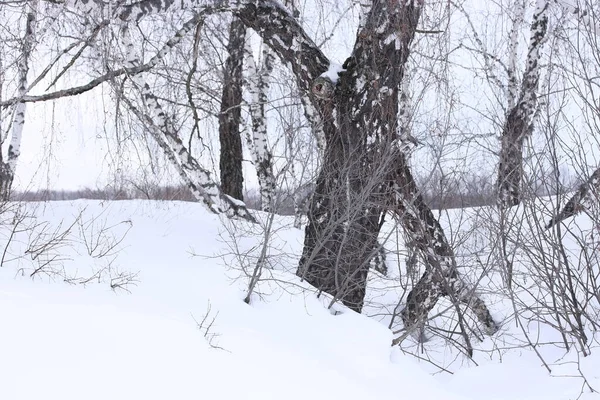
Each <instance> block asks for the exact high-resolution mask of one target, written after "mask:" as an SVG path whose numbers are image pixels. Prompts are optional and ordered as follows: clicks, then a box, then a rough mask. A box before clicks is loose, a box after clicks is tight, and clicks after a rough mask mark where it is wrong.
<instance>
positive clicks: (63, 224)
mask: <svg viewBox="0 0 600 400" xmlns="http://www.w3.org/2000/svg"><path fill="white" fill-rule="evenodd" d="M13 207H16V205H15V206H13ZM19 214H20V215H24V216H25V217H24V219H23V220H22V222H21V223H20V224H19V225H18V227H19V229H17V230H16V232H14V234H13V233H12V232H13V230H11V227H12V223H13V221H14V219H13V217H14V210H13V209H11V210H8V211H5V212H4V213H3V214H2V215H3V217H2V219H3V221H4V224H3V225H2V227H1V236H0V240H2V242H3V243H2V246H1V249H4V248H5V247H6V244H7V243H8V249H7V250H6V251H5V252H4V255H3V257H2V261H3V264H2V267H0V399H7V400H9V399H10V400H18V399H24V400H25V399H26V400H33V399H36V400H37V399H44V400H46V399H60V400H70V399H77V400H80V399H86V400H90V399H96V398H97V399H111V400H117V399H127V400H133V399H144V400H151V399H174V400H175V399H177V400H180V399H203V398H210V399H261V400H265V399H281V398H285V399H309V398H310V399H344V400H349V399H361V400H365V399H417V398H418V399H420V400H426V399H432V400H433V399H435V400H438V399H445V400H446V399H447V400H450V399H478V400H479V399H486V400H488V399H507V400H508V399H511V400H512V399H523V400H528V399H544V400H553V399H556V400H559V399H560V400H564V399H576V398H581V399H594V398H600V396H598V394H597V393H591V392H590V390H589V389H588V388H587V386H584V384H583V379H582V378H581V374H582V373H583V376H585V378H586V379H587V380H588V382H589V384H590V385H591V386H592V387H595V388H596V389H600V356H599V354H598V353H600V349H599V350H596V351H592V355H591V356H588V357H585V358H578V356H577V353H576V352H574V351H571V352H570V353H568V354H565V352H564V350H562V349H557V350H556V351H555V352H554V353H552V352H548V351H547V349H545V350H544V351H546V353H545V354H544V357H545V359H546V360H547V361H549V362H550V363H551V364H552V365H551V369H552V373H548V371H547V370H546V369H545V368H543V367H542V365H541V364H542V363H541V361H540V358H538V356H537V355H536V353H535V351H534V350H533V349H531V348H515V349H512V350H511V349H509V347H510V346H509V345H507V346H506V348H504V349H503V350H502V351H500V350H497V351H493V350H492V351H483V349H499V346H497V343H499V342H504V343H510V342H511V340H513V339H514V336H515V335H517V333H516V332H518V331H519V330H518V329H516V328H515V327H513V326H510V325H511V324H512V325H514V322H508V323H507V325H509V326H504V327H503V329H501V331H500V332H499V333H497V334H496V335H495V336H494V337H493V338H488V339H486V340H485V341H484V342H482V343H476V344H475V347H476V352H475V356H474V361H468V360H467V359H466V358H465V357H464V356H461V355H458V356H457V354H456V353H455V352H453V351H451V350H450V349H449V347H448V346H444V344H443V343H441V345H440V346H439V347H433V346H437V343H436V342H435V341H432V342H431V343H426V344H425V346H429V348H428V354H429V355H431V354H432V353H434V354H435V357H434V358H435V359H436V360H441V362H442V363H443V364H444V365H448V364H450V363H447V362H444V359H445V358H446V357H452V358H453V360H454V362H453V363H452V368H451V370H452V374H451V373H447V372H440V371H439V369H437V371H438V373H436V374H433V373H432V372H435V371H436V368H435V367H434V366H433V365H432V364H431V363H429V362H425V361H419V359H417V358H415V357H414V356H412V355H409V354H406V353H404V352H403V350H402V349H400V348H399V347H391V346H390V345H391V342H392V339H393V334H392V332H391V331H390V330H389V329H388V328H387V322H388V320H382V319H381V318H377V316H375V315H373V316H371V317H367V316H363V315H358V314H355V313H354V312H351V311H348V310H347V309H345V308H344V307H342V306H339V305H336V306H334V310H330V309H328V307H327V305H328V303H327V301H326V300H325V299H323V298H317V297H316V296H315V294H314V293H313V292H312V291H311V290H310V288H308V287H307V286H306V285H305V284H303V283H302V282H300V281H299V280H298V278H296V277H295V275H294V273H293V272H294V268H295V265H296V263H297V259H298V256H299V253H300V251H301V249H302V241H303V232H302V231H300V230H296V229H294V228H292V220H291V219H288V218H285V217H276V219H275V221H274V228H273V237H272V238H271V242H272V246H271V248H270V249H269V254H268V255H269V256H268V261H269V263H270V267H271V268H270V269H266V270H264V271H263V275H262V278H263V279H264V281H263V282H262V283H261V284H260V285H259V287H258V288H257V292H256V293H255V294H254V295H253V296H252V298H251V301H250V305H249V304H246V303H245V302H244V301H243V299H244V298H245V296H246V293H247V286H248V282H249V277H248V274H252V272H253V270H252V268H253V266H254V263H255V259H254V258H252V256H246V257H244V256H243V255H244V254H246V253H248V252H249V254H251V255H252V254H259V253H260V248H258V247H257V246H259V245H260V243H261V240H262V231H261V229H260V228H259V227H252V226H249V225H248V224H245V223H240V222H235V223H232V222H231V221H226V220H221V219H220V218H218V217H216V216H213V215H210V214H208V213H207V212H206V211H205V210H204V208H203V207H202V206H201V205H199V204H194V203H177V202H170V203H166V202H149V201H121V202H93V201H75V202H55V203H46V204H43V203H39V204H38V203H30V204H26V205H23V206H21V209H20V211H19ZM259 218H260V219H262V220H263V221H264V220H266V216H265V215H259ZM25 228H27V229H25ZM64 231H68V233H66V234H65V235H61V232H64ZM57 235H58V236H60V238H59V239H60V240H55V241H54V242H52V241H51V240H50V239H51V238H55V239H56V238H57ZM49 242H50V245H48V243H49ZM44 243H46V245H45V247H44V246H43V244H44ZM239 254H242V256H241V257H240V256H239ZM388 261H389V262H392V260H388ZM36 268H41V269H40V271H39V272H38V273H37V274H35V275H34V279H31V278H30V277H29V276H30V274H31V273H32V272H34V271H35V269H36ZM50 271H58V272H59V274H58V275H54V276H52V277H49V276H47V275H45V272H50ZM65 276H66V277H70V278H71V280H72V282H73V283H74V284H67V283H64V282H63V280H64V278H61V277H65ZM86 277H92V279H91V280H90V282H87V283H86V284H83V283H82V282H83V280H84V279H85V278H86ZM111 279H113V280H112V281H111ZM127 279H133V281H131V282H130V284H128V285H125V286H124V287H123V288H119V287H116V288H115V289H114V290H113V289H111V287H110V283H111V282H112V283H113V285H119V284H122V283H123V282H125V281H126V280H127ZM124 280H125V281H124ZM98 282H100V283H98ZM494 304H495V305H496V306H494ZM494 304H492V305H491V307H492V312H494V313H497V315H500V314H502V313H503V310H502V309H500V308H499V307H500V305H502V302H501V301H498V302H496V303H494ZM368 311H369V312H370V313H371V312H372V314H375V312H374V310H372V309H369V310H368ZM544 329H545V327H543V326H540V327H539V328H538V332H537V334H538V335H541V336H543V335H545V334H548V335H550V334H551V333H545V331H544ZM549 332H550V331H549ZM409 340H410V339H409ZM477 349H482V351H478V350H477ZM457 357H458V358H457ZM456 360H458V361H456ZM500 361H502V362H500ZM576 361H579V362H576ZM476 364H477V365H478V366H476Z"/></svg>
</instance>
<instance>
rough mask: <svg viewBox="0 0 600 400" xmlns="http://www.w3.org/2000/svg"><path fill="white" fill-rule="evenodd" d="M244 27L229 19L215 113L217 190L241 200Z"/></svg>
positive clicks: (236, 19)
mask: <svg viewBox="0 0 600 400" xmlns="http://www.w3.org/2000/svg"><path fill="white" fill-rule="evenodd" d="M245 36H246V27H245V25H244V24H243V23H242V21H240V20H239V19H238V18H236V17H233V20H232V21H231V25H230V27H229V43H228V45H227V51H228V53H229V55H228V57H227V60H226V61H225V70H224V74H223V93H222V97H221V112H220V114H219V141H220V143H221V157H220V162H219V166H220V170H221V189H222V190H223V192H224V193H225V194H228V195H229V196H231V197H233V198H235V199H239V200H243V199H244V195H243V189H244V174H243V170H242V161H243V155H242V138H241V134H240V126H241V121H242V117H241V105H242V84H243V76H242V66H243V61H244V48H245V45H244V42H245Z"/></svg>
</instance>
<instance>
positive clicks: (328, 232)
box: [297, 1, 496, 333]
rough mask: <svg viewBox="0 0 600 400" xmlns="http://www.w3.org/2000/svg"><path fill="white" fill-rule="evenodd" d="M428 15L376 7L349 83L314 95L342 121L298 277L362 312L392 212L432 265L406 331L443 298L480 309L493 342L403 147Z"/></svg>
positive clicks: (407, 6) (414, 4) (401, 6)
mask: <svg viewBox="0 0 600 400" xmlns="http://www.w3.org/2000/svg"><path fill="white" fill-rule="evenodd" d="M421 6H422V4H421V2H419V1H409V2H406V3H405V2H400V1H374V2H373V5H372V8H371V10H370V12H369V13H368V15H367V16H366V20H365V22H364V24H361V25H362V27H363V28H362V30H361V31H360V32H359V34H358V40H357V42H356V44H355V48H354V51H353V54H352V56H351V57H350V58H349V59H348V60H347V61H346V63H345V65H344V68H345V71H344V72H343V73H341V74H340V76H339V81H338V82H330V84H331V86H333V89H331V88H326V87H324V86H326V85H327V83H326V81H323V79H319V80H318V83H317V84H315V85H313V88H312V89H313V93H314V94H315V95H316V96H318V97H322V98H323V99H322V103H323V104H322V109H323V110H324V112H323V114H324V115H325V116H327V115H328V113H330V114H329V115H330V118H334V117H333V116H334V115H335V124H332V125H330V129H329V130H326V131H325V133H326V137H327V139H328V140H327V150H326V157H325V161H324V165H323V169H322V171H321V173H320V175H319V178H318V180H317V188H316V192H315V195H314V198H313V202H312V204H311V208H310V210H309V224H308V226H307V228H306V236H305V242H304V250H303V255H302V258H301V260H300V266H299V268H298V272H297V274H298V275H299V276H300V277H302V278H304V279H306V280H307V281H308V282H310V283H311V284H312V285H314V286H315V287H317V288H319V289H320V290H323V291H325V292H327V293H329V294H331V295H332V296H333V297H334V299H337V300H340V301H342V302H343V303H344V304H345V305H347V306H348V307H349V308H351V309H353V310H355V311H357V312H360V311H361V309H362V306H363V302H364V296H365V289H366V278H367V274H368V266H369V261H370V260H371V258H372V257H373V256H374V249H375V248H376V240H377V236H378V234H379V230H380V228H381V223H380V221H381V217H382V214H383V213H384V212H385V211H386V210H391V211H392V212H394V213H395V215H396V217H397V218H398V220H399V221H400V222H401V224H402V226H403V228H404V229H405V231H406V232H407V233H408V235H409V237H410V238H411V239H412V241H413V242H414V243H416V246H417V248H418V249H419V250H420V251H421V253H422V254H423V256H424V260H425V261H426V272H425V274H424V275H423V278H422V279H421V280H420V282H419V283H418V284H417V285H416V286H415V287H414V288H413V290H412V291H411V292H410V294H409V296H408V304H407V307H406V309H405V312H404V313H403V319H404V323H405V326H407V328H410V327H412V326H414V325H415V324H417V323H420V322H422V321H423V320H424V319H425V318H426V316H427V314H428V312H429V311H430V310H431V309H432V308H433V306H435V304H436V302H437V301H438V299H439V297H440V296H444V295H449V296H452V298H454V299H457V300H458V301H461V302H465V303H467V304H468V305H470V306H471V308H472V310H473V311H474V312H475V315H476V316H477V317H478V319H479V320H480V321H481V322H482V323H483V324H484V325H485V326H486V328H487V329H486V330H487V331H488V333H493V332H495V330H496V325H495V323H494V321H493V319H492V317H491V315H490V313H489V311H488V310H487V308H486V307H485V304H484V303H483V301H481V300H480V299H479V298H477V297H476V296H475V294H474V293H473V292H472V291H471V290H469V289H470V288H469V287H468V285H466V283H465V282H464V281H463V280H461V279H460V277H459V275H458V270H457V268H456V262H455V259H454V253H453V251H452V248H451V247H450V246H449V244H448V242H447V240H446V238H445V236H444V233H443V231H442V228H441V227H440V225H439V223H438V222H437V220H436V219H435V217H434V216H433V213H432V212H431V210H430V209H429V207H428V206H427V205H426V204H425V202H424V201H423V198H422V196H421V194H420V193H419V191H418V189H417V186H416V184H415V182H414V179H413V177H412V175H411V173H410V170H409V168H408V164H407V162H406V156H405V154H404V153H403V150H404V149H405V146H403V144H402V143H401V141H400V140H398V133H399V131H400V129H399V127H398V126H397V121H398V112H399V107H398V104H399V95H398V92H399V87H400V84H401V82H402V78H403V75H404V66H405V63H406V60H407V58H408V54H409V46H410V43H411V41H412V39H413V37H414V34H415V30H416V27H417V22H418V20H419V16H420V11H421ZM329 75H330V74H329ZM331 92H333V95H332V96H331V98H328V95H329V93H331ZM333 109H335V113H334V112H333ZM331 127H333V128H331Z"/></svg>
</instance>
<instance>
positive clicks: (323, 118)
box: [69, 0, 495, 332]
mask: <svg viewBox="0 0 600 400" xmlns="http://www.w3.org/2000/svg"><path fill="white" fill-rule="evenodd" d="M69 1H74V2H76V3H77V2H80V1H83V0H69ZM190 1H191V0H184V1H181V2H172V1H167V2H156V1H155V0H141V1H140V2H136V3H134V4H131V5H128V6H124V7H123V10H124V11H122V12H121V13H120V17H121V19H122V20H139V19H140V18H141V17H143V16H144V15H147V14H150V13H155V12H160V11H163V10H165V9H167V8H171V7H172V8H175V9H176V8H186V7H191V6H190V4H191V3H190ZM193 3H194V5H193V6H194V8H195V9H196V10H197V11H198V10H201V9H202V10H206V9H207V8H208V7H207V3H211V2H209V1H203V0H193ZM423 4H424V0H374V1H372V5H371V7H370V8H369V7H368V2H367V0H361V7H363V9H364V10H365V12H366V16H365V18H363V19H362V20H361V24H360V25H361V28H360V30H359V32H358V35H357V41H356V44H355V47H354V50H353V52H352V55H351V56H350V58H349V59H348V60H347V61H346V62H345V64H344V70H342V71H339V72H340V73H339V74H338V73H336V69H335V68H331V67H332V66H331V65H330V62H329V60H328V59H327V58H326V57H325V56H324V55H323V53H322V52H321V51H320V50H319V48H318V47H317V46H316V45H315V43H314V42H313V41H312V40H311V39H310V38H309V37H308V36H307V34H306V32H305V31H304V30H303V29H302V27H301V26H300V24H299V23H298V21H297V20H296V18H295V17H294V15H293V14H292V13H290V12H289V10H288V9H286V8H285V7H283V6H282V5H281V4H280V3H279V2H276V1H267V0H238V1H236V2H235V3H232V4H229V6H230V8H229V9H230V10H232V11H233V12H234V14H235V15H237V16H238V17H239V18H240V19H241V20H242V21H243V22H244V24H246V26H248V27H251V28H253V29H254V30H255V31H256V32H257V33H258V34H259V35H260V36H261V38H262V39H263V41H264V42H265V43H266V44H267V45H268V46H269V47H270V48H271V49H272V50H273V51H274V53H275V54H277V56H278V57H279V58H280V59H281V60H282V61H283V62H284V63H286V64H287V65H288V66H289V67H290V69H291V70H292V71H293V73H294V75H295V78H296V83H297V85H298V89H299V91H300V92H301V93H303V95H302V102H303V104H304V107H305V108H304V110H305V115H306V116H307V119H308V120H309V121H310V123H311V125H312V127H313V131H314V132H315V133H316V135H317V137H321V139H323V140H325V141H326V146H324V147H323V149H324V157H325V159H324V162H323V167H322V169H321V171H320V174H319V177H318V179H317V185H316V190H315V194H314V196H313V199H312V202H311V206H310V210H309V213H308V214H309V215H308V216H309V224H308V226H307V228H306V232H305V246H304V250H303V255H302V258H301V260H300V264H299V267H298V270H297V275H299V276H301V277H302V278H304V279H306V280H307V281H308V282H310V283H311V284H313V285H314V286H315V287H317V288H318V289H320V290H322V291H325V292H328V293H330V294H331V295H332V296H333V298H334V300H340V301H342V302H343V303H344V304H346V305H347V306H348V307H350V308H351V309H354V310H356V311H359V312H360V311H361V309H362V306H363V301H364V295H365V287H366V278H367V273H368V265H369V261H370V260H371V258H372V257H373V255H374V252H375V251H376V249H377V245H376V243H377V236H378V233H379V230H380V227H381V221H382V215H383V213H384V212H386V211H388V210H390V211H393V212H394V213H395V214H396V217H397V218H398V220H399V221H400V222H401V223H402V225H403V228H404V229H405V231H406V232H408V234H409V235H410V236H411V237H412V238H413V239H414V240H415V241H416V242H417V243H418V248H419V249H420V251H421V252H422V253H423V254H424V255H426V257H425V258H424V259H425V260H427V265H426V272H425V274H424V276H423V278H422V279H421V281H420V282H419V283H418V284H417V285H416V287H415V288H414V289H413V291H412V292H411V294H410V295H409V305H408V306H407V308H408V309H407V311H406V312H405V314H406V317H405V322H406V323H407V324H408V325H412V324H413V323H414V322H415V321H418V320H420V319H422V318H423V317H424V315H425V314H426V313H427V312H428V311H429V310H430V309H431V308H432V307H433V305H434V304H435V302H436V301H437V299H438V298H439V297H440V296H442V295H448V296H451V297H452V298H453V299H457V300H458V301H461V302H463V303H467V304H469V306H470V307H471V308H472V309H473V311H474V312H475V314H476V315H477V316H478V317H479V319H480V320H482V321H486V322H484V324H485V325H486V326H489V327H490V328H491V329H489V331H488V332H492V331H493V330H494V329H493V328H495V324H494V323H493V320H492V319H491V316H490V315H489V312H488V310H487V308H486V307H485V304H484V303H483V302H482V301H481V300H480V299H479V298H477V297H476V296H475V295H474V294H473V293H472V290H470V288H469V286H468V285H467V284H466V283H465V282H464V281H463V280H461V279H460V277H459V276H458V271H457V269H456V264H455V261H454V255H453V252H452V249H451V248H450V247H449V245H448V243H447V241H446V239H445V237H444V234H443V231H442V229H441V227H440V226H439V223H437V221H436V220H435V218H434V217H433V213H432V212H431V210H430V209H429V208H428V207H427V205H426V204H425V203H424V202H423V201H422V197H421V195H420V193H419V192H418V189H417V187H416V184H415V182H414V180H413V178H412V175H411V174H410V170H409V168H408V165H407V164H406V159H405V155H404V154H403V153H402V150H401V147H402V146H398V133H399V132H398V131H399V129H398V126H397V125H398V111H399V110H398V100H399V98H398V92H399V86H400V84H401V82H402V78H403V74H404V65H405V63H406V59H407V57H408V53H409V45H410V43H411V41H412V39H413V37H414V34H415V30H416V26H417V22H418V20H419V16H420V12H421V7H422V6H423ZM367 11H368V12H367ZM161 128H162V129H161V130H160V131H163V130H165V128H164V127H163V126H162V125H161ZM161 133H162V132H161ZM166 136H167V137H168V136H169V135H166ZM159 143H160V141H159ZM173 153H175V151H174V152H173ZM410 304H412V306H410Z"/></svg>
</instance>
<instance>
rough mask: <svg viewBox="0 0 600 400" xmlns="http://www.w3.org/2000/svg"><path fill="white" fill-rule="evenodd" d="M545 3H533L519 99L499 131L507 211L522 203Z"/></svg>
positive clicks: (502, 201) (501, 198)
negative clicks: (524, 157) (524, 155)
mask: <svg viewBox="0 0 600 400" xmlns="http://www.w3.org/2000/svg"><path fill="white" fill-rule="evenodd" d="M548 11H549V3H548V0H536V8H535V12H534V14H533V20H532V22H531V29H530V32H531V36H530V39H529V46H528V51H527V59H526V64H525V71H524V73H523V79H522V82H521V88H520V93H519V97H518V99H517V101H516V103H515V105H514V107H513V108H512V109H510V110H508V112H507V115H506V120H505V122H504V127H503V131H502V139H501V149H500V163H499V168H498V181H497V183H496V184H497V188H498V205H499V206H500V207H501V208H503V209H506V208H510V207H512V206H515V205H517V204H519V203H520V201H521V195H522V190H521V180H522V178H523V143H524V141H525V139H526V138H527V137H528V136H529V135H530V134H531V132H532V131H533V116H534V113H535V110H536V107H537V91H538V86H539V80H540V70H541V67H540V58H541V49H542V47H543V45H544V43H545V42H546V33H547V30H548Z"/></svg>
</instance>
